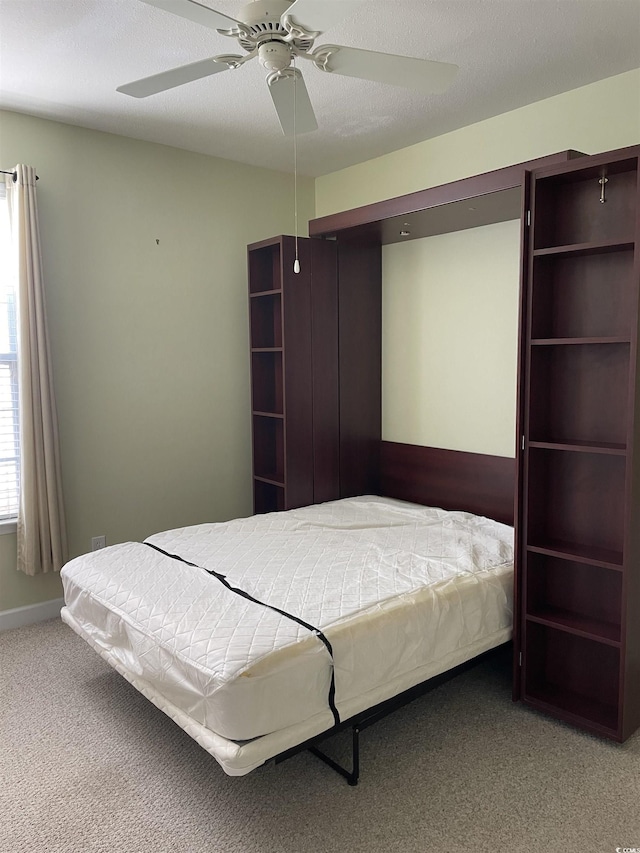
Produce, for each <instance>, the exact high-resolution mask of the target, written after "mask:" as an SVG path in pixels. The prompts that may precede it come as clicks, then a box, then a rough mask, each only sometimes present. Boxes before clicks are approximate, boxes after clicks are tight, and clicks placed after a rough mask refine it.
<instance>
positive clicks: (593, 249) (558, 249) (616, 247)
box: [533, 240, 635, 258]
mask: <svg viewBox="0 0 640 853" xmlns="http://www.w3.org/2000/svg"><path fill="white" fill-rule="evenodd" d="M634 245H635V243H634V241H633V240H623V241H620V240H594V241H593V242H588V243H572V244H570V245H567V246H550V247H548V248H545V249H534V250H533V256H534V258H543V257H548V256H549V255H553V256H556V257H559V256H568V255H572V256H576V255H597V254H602V253H605V252H621V251H626V250H628V249H633V247H634Z"/></svg>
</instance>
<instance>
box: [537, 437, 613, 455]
mask: <svg viewBox="0 0 640 853" xmlns="http://www.w3.org/2000/svg"><path fill="white" fill-rule="evenodd" d="M529 447H534V448H535V447H537V448H540V449H542V450H566V451H571V452H574V453H604V454H605V455H606V454H610V455H612V456H624V455H625V454H626V452H627V448H626V445H624V444H616V443H612V442H600V443H594V442H592V441H576V440H573V441H530V442H529Z"/></svg>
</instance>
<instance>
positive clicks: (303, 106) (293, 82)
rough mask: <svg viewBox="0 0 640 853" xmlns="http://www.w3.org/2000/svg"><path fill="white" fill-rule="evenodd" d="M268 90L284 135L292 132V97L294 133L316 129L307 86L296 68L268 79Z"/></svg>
mask: <svg viewBox="0 0 640 853" xmlns="http://www.w3.org/2000/svg"><path fill="white" fill-rule="evenodd" d="M294 89H295V91H294ZM269 91H270V92H271V97H272V98H273V105H274V107H275V108H276V112H277V113H278V118H279V119H280V124H281V126H282V132H283V133H284V135H285V136H293V133H294V99H295V132H296V135H297V134H300V133H310V132H311V131H312V130H317V129H318V122H317V121H316V117H315V114H314V112H313V107H312V106H311V101H310V100H309V93H308V92H307V87H306V85H305V82H304V79H303V77H302V74H301V73H300V72H299V71H298V69H297V68H296V69H293V68H290V69H287V73H285V74H282V75H281V76H279V77H274V78H273V79H272V80H270V81H269Z"/></svg>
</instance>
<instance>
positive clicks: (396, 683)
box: [62, 497, 513, 774]
mask: <svg viewBox="0 0 640 853" xmlns="http://www.w3.org/2000/svg"><path fill="white" fill-rule="evenodd" d="M150 545H152V546H155V547H150ZM157 549H161V550H157ZM169 555H177V556H179V557H180V559H175V558H174V557H172V556H169ZM190 564H194V565H190ZM205 570H208V571H215V572H216V573H218V575H223V576H224V577H225V579H226V583H227V584H228V585H230V586H232V587H233V588H234V589H239V590H243V591H244V592H246V593H248V594H249V595H250V596H252V597H253V598H254V599H257V600H258V601H260V602H263V603H262V604H261V603H256V601H252V600H248V599H247V598H245V597H243V596H241V595H240V594H238V592H236V591H233V590H232V589H229V588H228V586H227V585H225V583H223V582H222V580H220V579H219V578H218V577H215V576H213V575H211V574H209V573H208V571H205ZM512 573H513V530H512V528H510V527H507V526H506V525H503V524H499V523H498V522H495V521H491V520H489V519H485V518H479V517H477V516H473V515H470V514H468V513H462V512H445V511H444V510H439V509H432V508H427V507H422V506H417V505H414V504H406V503H402V502H400V501H393V500H390V499H386V498H377V497H364V498H349V499H346V500H342V501H333V502H330V503H326V504H321V505H318V506H311V507H305V508H304V509H299V510H292V511H289V512H285V513H271V514H267V515H259V516H253V517H251V518H247V519H238V520H236V521H232V522H227V523H223V524H206V525H198V526H194V527H187V528H182V529H179V530H172V531H167V532H166V533H161V534H158V535H156V536H152V537H150V538H149V539H148V540H146V544H144V543H135V542H130V543H125V544H123V545H115V546H112V547H110V548H106V549H104V550H102V551H97V552H94V553H92V554H87V555H84V556H82V557H78V558H77V559H75V560H72V561H71V562H70V563H68V564H67V565H66V566H65V567H64V569H63V570H62V581H63V585H64V591H65V608H64V609H63V618H64V619H65V621H66V622H68V624H70V625H71V626H72V627H73V628H74V630H76V631H77V632H78V633H79V634H80V635H81V636H83V637H84V638H85V639H86V640H87V641H88V642H89V643H90V644H91V645H92V646H93V647H94V648H95V649H96V650H97V651H99V652H100V654H102V656H103V657H104V658H105V659H106V660H108V662H109V663H110V664H111V665H112V666H114V667H115V668H116V669H117V670H118V671H119V672H121V673H122V674H123V675H125V677H127V678H128V679H129V681H131V682H132V683H133V684H134V685H135V686H136V687H137V688H138V689H139V690H141V692H143V693H144V694H145V695H147V696H148V698H150V699H151V700H152V701H153V702H154V703H155V704H156V705H158V707H161V708H162V710H164V711H165V712H166V713H168V714H169V715H170V716H171V717H172V718H173V719H175V720H176V722H178V723H179V725H181V726H182V727H183V728H185V730H186V731H188V732H189V734H191V735H192V737H195V739H196V740H198V742H200V743H201V744H202V745H203V746H205V748H207V749H208V750H209V751H210V752H211V753H212V754H213V755H214V757H215V758H216V759H217V760H218V761H219V762H220V764H221V765H222V766H223V768H224V769H225V771H226V772H228V773H231V774H240V773H245V772H248V771H249V770H251V769H253V767H255V766H257V765H259V764H261V763H263V762H264V761H265V760H266V759H267V758H269V757H271V756H273V755H276V754H278V753H279V752H281V751H282V750H283V749H286V748H288V747H290V746H292V745H295V744H297V743H300V742H302V741H303V740H305V739H307V738H308V737H311V736H313V735H315V734H317V733H319V732H322V731H324V730H326V729H327V728H329V727H331V726H332V725H333V723H334V716H333V714H332V712H331V710H329V702H328V696H329V687H330V683H331V675H332V671H333V673H334V677H335V705H336V708H337V710H338V712H339V714H340V717H341V718H342V719H346V718H348V717H350V716H352V715H353V714H355V713H358V712H359V711H362V710H364V709H366V708H368V707H370V706H372V705H374V704H376V703H377V702H380V701H383V700H384V699H386V698H389V697H390V696H393V695H395V694H396V693H397V692H400V691H401V690H404V689H407V688H408V687H411V686H413V685H414V684H417V683H419V682H420V681H423V680H425V679H426V678H429V677H431V676H432V675H435V674H437V673H438V672H442V671H444V670H446V669H448V668H450V667H451V666H455V665H456V664H457V663H460V662H462V661H463V660H466V659H468V658H470V657H473V656H475V655H476V654H479V653H480V652H482V651H484V650H486V649H488V648H492V647H493V646H495V645H498V644H499V643H501V642H504V641H505V640H507V639H508V638H509V637H510V633H511V621H512V606H511V597H512ZM265 604H268V605H270V606H271V607H275V608H278V609H279V610H282V611H284V612H286V613H287V614H290V615H291V616H295V617H297V618H299V619H301V620H303V621H304V622H306V623H308V624H309V625H311V626H313V627H314V628H315V629H317V630H318V631H321V632H322V634H323V635H324V637H325V638H326V639H327V640H328V641H329V642H330V644H331V647H332V650H333V660H332V657H331V655H330V654H329V652H328V651H327V647H326V645H325V644H324V643H323V642H322V640H321V639H320V638H319V637H318V635H317V631H314V630H309V628H306V627H304V626H302V625H300V624H299V623H298V622H296V621H294V620H293V619H292V618H289V617H288V616H286V615H283V614H282V613H278V612H276V611H274V610H273V609H270V608H269V607H267V606H264V605H265Z"/></svg>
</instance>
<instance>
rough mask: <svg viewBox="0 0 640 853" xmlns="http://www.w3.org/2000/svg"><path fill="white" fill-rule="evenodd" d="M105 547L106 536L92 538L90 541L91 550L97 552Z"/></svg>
mask: <svg viewBox="0 0 640 853" xmlns="http://www.w3.org/2000/svg"><path fill="white" fill-rule="evenodd" d="M106 547H107V537H106V536H94V537H93V538H92V539H91V550H92V551H99V550H100V549H101V548H106Z"/></svg>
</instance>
